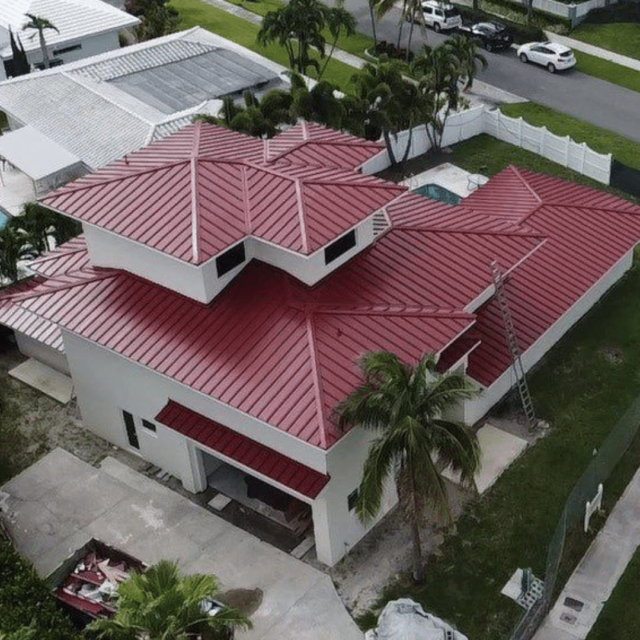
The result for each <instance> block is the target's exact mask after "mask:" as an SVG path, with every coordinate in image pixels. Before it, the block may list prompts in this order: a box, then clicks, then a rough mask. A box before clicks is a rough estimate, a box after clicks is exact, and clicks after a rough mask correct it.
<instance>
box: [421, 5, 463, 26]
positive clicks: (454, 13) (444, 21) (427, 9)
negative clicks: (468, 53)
mask: <svg viewBox="0 0 640 640" xmlns="http://www.w3.org/2000/svg"><path fill="white" fill-rule="evenodd" d="M422 14H423V16H424V22H425V24H426V25H427V27H433V30H434V31H448V30H450V29H457V28H458V27H461V26H462V16H461V15H460V12H459V11H458V9H456V8H455V7H454V6H453V5H452V4H445V3H444V2H437V0H427V1H426V2H423V3H422Z"/></svg>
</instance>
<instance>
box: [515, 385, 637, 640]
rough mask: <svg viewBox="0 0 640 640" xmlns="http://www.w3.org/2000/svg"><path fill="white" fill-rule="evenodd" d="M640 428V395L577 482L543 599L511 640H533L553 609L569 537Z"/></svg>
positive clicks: (554, 543)
mask: <svg viewBox="0 0 640 640" xmlns="http://www.w3.org/2000/svg"><path fill="white" fill-rule="evenodd" d="M639 426H640V396H639V397H638V398H636V400H635V401H634V402H633V404H632V405H631V407H629V409H628V410H627V412H626V413H625V414H624V415H623V416H622V418H621V419H620V420H619V421H618V423H617V424H616V425H615V427H614V428H613V429H612V430H611V432H610V433H609V435H608V436H607V438H606V439H605V441H604V442H603V443H602V445H601V447H600V449H599V450H598V451H596V452H595V453H594V456H593V459H592V460H591V463H590V464H589V466H588V467H587V469H586V470H585V471H584V473H583V474H582V476H581V477H580V479H579V480H578V482H576V484H575V486H574V487H573V490H572V491H571V494H570V495H569V497H568V498H567V501H566V502H565V505H564V509H563V510H562V513H561V515H560V518H559V520H558V524H557V526H556V529H555V531H554V533H553V537H552V538H551V542H550V543H549V549H548V552H547V564H546V568H545V574H544V586H543V592H542V596H541V597H540V598H539V599H538V600H537V601H536V602H535V604H534V605H533V606H532V607H531V608H530V609H528V610H527V611H525V613H524V615H523V616H522V618H521V619H520V620H519V622H518V624H517V625H516V627H515V629H514V630H513V633H512V634H511V636H510V640H531V638H533V636H534V634H535V632H536V631H537V629H538V627H539V626H540V625H541V624H542V621H543V620H544V618H545V616H546V615H547V613H548V612H549V610H550V609H551V606H552V604H553V597H554V595H555V587H556V580H557V577H558V572H559V569H560V563H561V562H562V554H563V551H564V545H565V541H566V539H567V534H568V533H569V532H570V531H572V530H573V529H574V528H575V527H576V526H581V525H582V523H583V521H584V512H585V505H586V503H587V501H588V500H592V499H593V497H594V496H595V495H596V492H597V491H598V485H599V484H600V483H604V481H605V480H607V478H609V476H610V475H611V473H612V472H613V470H614V468H615V467H616V465H617V464H618V462H619V461H620V458H622V456H623V455H624V453H625V451H626V450H627V449H628V448H629V445H630V444H631V442H632V441H633V439H634V438H635V436H636V434H637V432H638V427H639Z"/></svg>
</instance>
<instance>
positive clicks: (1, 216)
mask: <svg viewBox="0 0 640 640" xmlns="http://www.w3.org/2000/svg"><path fill="white" fill-rule="evenodd" d="M10 217H11V216H10V215H9V214H8V213H7V212H6V211H5V210H4V209H3V208H2V207H0V229H2V227H4V225H5V224H7V222H9V218H10Z"/></svg>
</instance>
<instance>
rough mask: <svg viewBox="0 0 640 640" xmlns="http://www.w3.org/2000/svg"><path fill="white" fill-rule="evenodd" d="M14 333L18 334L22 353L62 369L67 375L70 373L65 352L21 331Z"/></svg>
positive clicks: (18, 342)
mask: <svg viewBox="0 0 640 640" xmlns="http://www.w3.org/2000/svg"><path fill="white" fill-rule="evenodd" d="M14 333H15V336H16V343H17V345H18V349H19V350H20V353H21V354H23V355H25V356H27V357H29V358H33V359H34V360H38V362H42V363H43V364H46V365H48V366H50V367H51V368H52V369H55V370H56V371H60V372H61V373H65V374H67V375H69V374H70V371H69V364H68V363H67V358H66V357H65V354H64V353H61V352H60V351H58V350H57V349H52V348H51V347H48V346H47V345H46V344H42V342H38V341H37V340H34V339H33V338H30V337H29V336H26V335H24V333H20V332H19V331H15V332H14Z"/></svg>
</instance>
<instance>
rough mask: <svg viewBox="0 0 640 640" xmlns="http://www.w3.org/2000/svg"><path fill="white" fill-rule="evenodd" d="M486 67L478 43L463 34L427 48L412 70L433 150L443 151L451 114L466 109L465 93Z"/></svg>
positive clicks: (423, 48) (417, 58)
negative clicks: (416, 81)
mask: <svg viewBox="0 0 640 640" xmlns="http://www.w3.org/2000/svg"><path fill="white" fill-rule="evenodd" d="M479 66H482V67H486V66H487V61H486V59H485V58H484V57H483V56H482V55H480V54H479V53H478V50H477V47H476V44H475V43H474V42H473V41H472V40H468V39H467V38H464V37H463V36H460V35H455V36H452V37H450V38H448V39H447V40H446V41H445V42H444V43H443V44H441V45H440V46H438V47H429V46H428V45H424V46H423V47H422V49H421V51H420V53H419V54H418V55H417V56H416V59H415V60H414V62H413V64H412V66H411V70H412V73H413V75H414V77H417V78H418V91H419V93H420V95H421V98H422V107H423V109H424V114H425V119H424V124H425V128H426V132H427V136H428V138H429V142H430V143H431V149H432V151H434V152H438V151H439V150H440V149H441V148H442V136H443V134H444V130H445V126H446V123H447V119H448V117H449V115H450V114H451V113H452V112H453V111H456V110H459V109H463V108H467V107H468V105H469V103H468V101H467V100H466V98H464V96H463V95H462V91H463V90H466V89H469V88H470V87H471V86H472V84H473V80H474V78H475V76H476V74H477V71H478V67H479Z"/></svg>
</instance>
